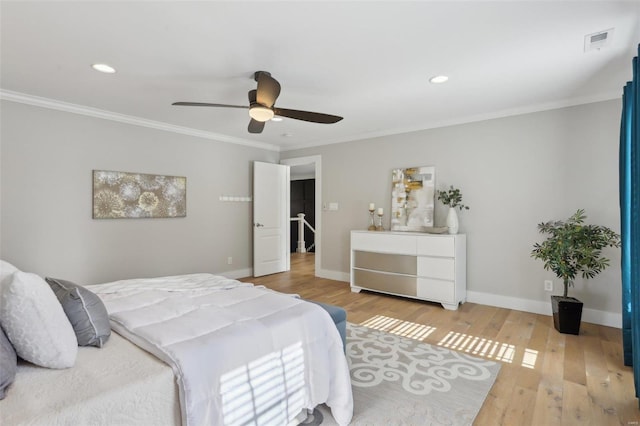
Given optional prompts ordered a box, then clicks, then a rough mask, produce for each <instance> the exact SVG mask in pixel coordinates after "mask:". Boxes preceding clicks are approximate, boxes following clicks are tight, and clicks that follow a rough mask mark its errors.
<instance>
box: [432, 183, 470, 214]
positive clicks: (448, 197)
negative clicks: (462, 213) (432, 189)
mask: <svg viewBox="0 0 640 426" xmlns="http://www.w3.org/2000/svg"><path fill="white" fill-rule="evenodd" d="M438 200H439V201H441V202H442V204H444V205H445V206H447V207H451V208H454V209H455V208H456V207H457V208H459V209H460V210H462V209H465V210H469V206H465V205H464V204H462V192H460V190H459V189H458V188H454V187H453V185H451V186H450V187H449V189H448V190H446V191H438Z"/></svg>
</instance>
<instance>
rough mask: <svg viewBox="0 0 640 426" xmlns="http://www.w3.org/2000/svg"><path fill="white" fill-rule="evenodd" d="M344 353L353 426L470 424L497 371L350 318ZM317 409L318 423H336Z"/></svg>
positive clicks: (481, 361)
mask: <svg viewBox="0 0 640 426" xmlns="http://www.w3.org/2000/svg"><path fill="white" fill-rule="evenodd" d="M347 354H348V357H349V369H350V370H351V385H352V387H353V399H354V410H353V420H352V422H351V424H352V425H447V426H450V425H471V424H472V423H473V419H474V418H475V417H476V415H477V414H478V411H480V408H481V407H482V403H483V402H484V400H485V398H486V396H487V394H488V393H489V390H490V389H491V386H493V383H494V382H495V380H496V376H497V375H498V372H499V371H500V364H499V363H497V362H493V361H487V360H484V359H481V358H474V357H471V356H468V355H465V354H462V353H459V352H454V351H451V350H449V349H445V348H441V347H439V346H433V345H429V344H426V343H422V342H420V341H418V340H413V339H408V338H405V337H401V336H397V335H393V334H389V333H386V332H384V331H379V330H375V329H372V328H367V327H363V326H360V325H355V324H351V323H348V324H347ZM320 411H321V412H322V414H323V415H322V416H317V418H316V422H317V420H320V422H321V424H322V425H335V424H336V423H335V421H334V420H333V417H332V416H331V414H330V412H329V410H328V408H327V407H326V406H321V407H320ZM323 417H324V418H323ZM316 422H312V423H311V424H320V423H316Z"/></svg>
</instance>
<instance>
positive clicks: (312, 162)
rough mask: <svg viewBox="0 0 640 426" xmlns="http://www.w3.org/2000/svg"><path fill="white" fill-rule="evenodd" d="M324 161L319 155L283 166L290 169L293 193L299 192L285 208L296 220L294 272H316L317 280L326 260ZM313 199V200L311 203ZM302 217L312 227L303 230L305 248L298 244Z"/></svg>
mask: <svg viewBox="0 0 640 426" xmlns="http://www.w3.org/2000/svg"><path fill="white" fill-rule="evenodd" d="M320 161H321V160H320V156H319V155H314V156H309V157H299V158H287V159H284V160H281V161H280V163H281V164H285V165H288V166H289V167H290V181H291V189H292V190H293V191H296V194H295V195H294V194H292V196H291V201H290V204H289V205H288V206H285V207H284V210H285V211H287V212H292V214H291V217H292V218H293V220H292V221H291V233H290V235H291V236H290V239H291V240H290V244H289V246H290V248H291V253H290V256H291V263H290V266H291V270H292V271H297V270H298V269H300V270H304V272H313V275H314V276H317V271H318V270H320V265H321V256H322V244H321V233H320V230H321V223H322V221H321V213H322V200H321V194H322V191H321V188H322V180H321V163H320ZM310 197H312V199H309V198H310ZM292 208H293V210H296V212H294V211H293V210H292ZM309 209H311V210H309ZM298 210H300V211H298ZM298 213H303V214H304V215H305V217H304V218H305V219H306V220H307V222H308V225H310V226H307V225H303V226H302V229H303V235H304V248H303V247H302V246H301V245H300V244H299V243H298V241H299V235H298V233H299V229H300V222H299V220H300V219H301V218H300V217H298V216H297V215H298ZM309 219H311V220H309ZM311 228H313V230H314V231H315V232H313V231H312V230H311ZM301 272H302V271H301Z"/></svg>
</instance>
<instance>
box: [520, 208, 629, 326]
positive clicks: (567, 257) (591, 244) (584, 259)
mask: <svg viewBox="0 0 640 426" xmlns="http://www.w3.org/2000/svg"><path fill="white" fill-rule="evenodd" d="M586 218H587V216H586V215H585V212H584V210H582V209H579V210H578V211H576V212H575V213H574V214H573V215H572V216H571V217H570V218H569V219H567V220H564V221H563V220H556V221H549V222H543V223H540V224H538V230H539V231H540V233H541V234H548V237H547V239H546V240H545V241H543V242H542V243H535V244H534V245H533V250H532V251H531V256H532V257H533V258H535V259H540V260H542V261H543V262H544V269H546V270H551V271H553V272H554V273H555V274H556V276H557V277H558V278H559V279H561V280H562V282H563V284H564V294H563V296H562V297H560V296H551V299H552V303H553V305H554V306H553V308H554V323H555V325H556V329H558V331H560V332H562V333H565V332H566V333H570V334H578V332H579V327H580V316H581V314H582V302H580V301H579V300H577V299H574V298H569V297H568V292H569V286H573V282H574V280H575V279H576V277H577V276H578V274H581V275H582V277H583V278H593V277H595V276H596V275H598V274H599V273H600V272H602V271H603V270H604V269H605V268H606V267H607V266H609V259H607V258H606V257H604V256H602V249H603V248H605V247H620V236H619V235H618V234H616V233H615V232H614V231H612V230H611V229H609V228H607V227H605V226H599V225H585V224H584V221H585V219H586ZM569 299H570V300H569ZM559 301H562V302H572V301H573V302H577V303H579V305H580V312H579V314H576V316H577V327H578V328H577V330H576V331H575V332H571V331H563V330H561V329H560V327H559V325H558V321H560V320H559V319H557V317H556V314H557V312H556V309H557V304H558V303H559ZM561 310H566V308H561Z"/></svg>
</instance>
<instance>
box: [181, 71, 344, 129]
mask: <svg viewBox="0 0 640 426" xmlns="http://www.w3.org/2000/svg"><path fill="white" fill-rule="evenodd" d="M253 78H254V80H255V81H257V82H258V88H257V89H254V90H249V106H244V105H225V104H209V103H201V102H174V103H173V104H172V105H182V106H207V107H223V108H244V109H248V110H249V116H250V117H251V121H249V129H248V130H249V133H262V130H263V129H264V123H265V122H266V121H269V120H271V119H272V118H273V117H274V116H280V117H287V118H293V119H294V120H302V121H309V122H311V123H324V124H332V123H337V122H338V121H340V120H342V117H339V116H337V115H330V114H321V113H319V112H310V111H299V110H296V109H286V108H276V107H275V106H274V104H275V102H276V99H277V98H278V95H279V94H280V83H278V80H276V79H275V78H273V77H271V73H268V72H267V71H256V72H255V74H254V75H253Z"/></svg>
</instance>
